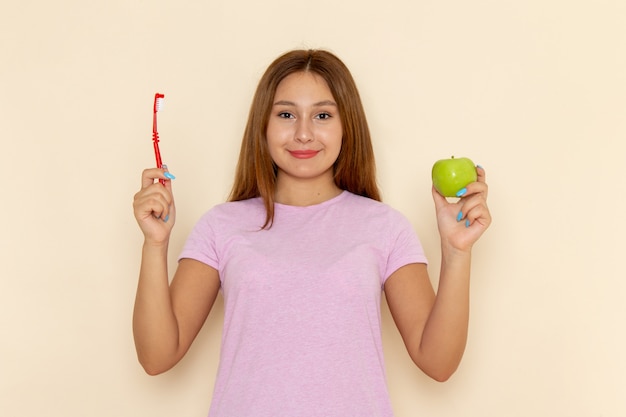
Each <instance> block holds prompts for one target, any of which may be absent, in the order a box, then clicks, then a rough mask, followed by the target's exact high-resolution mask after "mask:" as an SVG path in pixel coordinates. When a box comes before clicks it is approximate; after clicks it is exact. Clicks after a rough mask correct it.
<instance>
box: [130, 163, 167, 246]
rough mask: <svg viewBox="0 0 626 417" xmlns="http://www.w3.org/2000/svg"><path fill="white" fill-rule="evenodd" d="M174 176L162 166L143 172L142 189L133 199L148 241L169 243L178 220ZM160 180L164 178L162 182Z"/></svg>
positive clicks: (136, 214)
mask: <svg viewBox="0 0 626 417" xmlns="http://www.w3.org/2000/svg"><path fill="white" fill-rule="evenodd" d="M172 179H174V176H173V175H171V174H169V172H167V171H166V170H164V169H161V168H149V169H146V170H144V171H143V173H142V174H141V189H140V190H139V192H138V193H137V194H135V198H134V201H133V210H134V214H135V219H136V220H137V223H138V224H139V228H140V229H141V231H142V232H143V234H144V238H145V240H146V241H150V242H151V243H154V244H164V243H167V241H168V240H169V237H170V233H171V231H172V228H173V227H174V223H175V220H176V208H175V206H174V197H173V195H172V181H171V180H172ZM159 180H164V181H165V184H161V183H160V182H159Z"/></svg>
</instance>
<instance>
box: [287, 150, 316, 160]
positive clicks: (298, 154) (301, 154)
mask: <svg viewBox="0 0 626 417" xmlns="http://www.w3.org/2000/svg"><path fill="white" fill-rule="evenodd" d="M319 152H320V151H313V150H305V151H289V153H290V154H291V156H293V157H294V158H298V159H309V158H313V157H314V156H315V155H317V154H318V153H319Z"/></svg>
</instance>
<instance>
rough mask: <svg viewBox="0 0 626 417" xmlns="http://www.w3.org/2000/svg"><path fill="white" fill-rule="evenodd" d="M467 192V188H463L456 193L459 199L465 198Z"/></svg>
mask: <svg viewBox="0 0 626 417" xmlns="http://www.w3.org/2000/svg"><path fill="white" fill-rule="evenodd" d="M466 192H467V188H465V187H463V188H461V189H460V190H459V191H458V192H457V193H456V196H457V197H461V196H464V195H465V193H466Z"/></svg>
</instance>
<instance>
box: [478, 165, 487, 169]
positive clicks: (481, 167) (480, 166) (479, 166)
mask: <svg viewBox="0 0 626 417" xmlns="http://www.w3.org/2000/svg"><path fill="white" fill-rule="evenodd" d="M476 167H477V168H480V169H485V168H483V166H482V165H480V164H479V165H476Z"/></svg>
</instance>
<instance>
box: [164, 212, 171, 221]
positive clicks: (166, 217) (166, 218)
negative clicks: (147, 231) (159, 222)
mask: <svg viewBox="0 0 626 417" xmlns="http://www.w3.org/2000/svg"><path fill="white" fill-rule="evenodd" d="M169 219H170V215H169V214H168V215H167V216H165V218H164V219H163V221H164V222H165V223H167V221H168V220H169Z"/></svg>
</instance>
